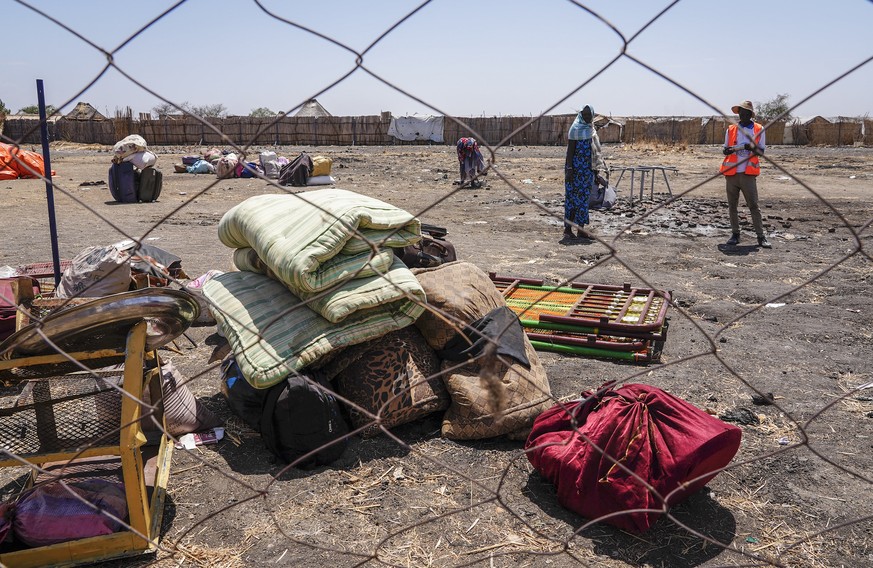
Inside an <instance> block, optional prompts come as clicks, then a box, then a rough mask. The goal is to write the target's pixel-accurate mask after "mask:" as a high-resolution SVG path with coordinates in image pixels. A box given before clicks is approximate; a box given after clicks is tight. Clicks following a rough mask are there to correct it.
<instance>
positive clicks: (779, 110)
mask: <svg viewBox="0 0 873 568" xmlns="http://www.w3.org/2000/svg"><path fill="white" fill-rule="evenodd" d="M790 108H791V105H789V104H788V95H776V96H775V97H774V98H772V99H770V100H769V101H764V102H763V103H760V102H756V103H755V118H757V119H758V122H770V121H771V120H773V119H775V118H777V117H778V118H780V120H790V119H791V113H790V112H788V111H789V109H790Z"/></svg>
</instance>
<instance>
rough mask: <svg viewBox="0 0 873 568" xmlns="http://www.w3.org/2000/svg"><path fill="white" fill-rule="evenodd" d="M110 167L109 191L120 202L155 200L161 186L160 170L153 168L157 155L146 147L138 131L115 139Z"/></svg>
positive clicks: (159, 193)
mask: <svg viewBox="0 0 873 568" xmlns="http://www.w3.org/2000/svg"><path fill="white" fill-rule="evenodd" d="M112 152H113V156H112V166H110V167H109V192H110V193H111V194H112V198H113V199H114V200H115V201H118V202H119V203H149V202H152V201H157V200H158V197H160V195H161V189H162V186H163V174H162V173H161V170H159V169H156V168H155V163H156V162H157V159H158V157H157V156H156V155H155V154H154V153H152V152H149V151H148V145H147V144H146V141H145V139H144V138H143V137H142V136H140V135H138V134H131V135H130V136H128V137H127V138H124V139H123V140H121V141H119V142H116V144H115V146H114V147H113V148H112Z"/></svg>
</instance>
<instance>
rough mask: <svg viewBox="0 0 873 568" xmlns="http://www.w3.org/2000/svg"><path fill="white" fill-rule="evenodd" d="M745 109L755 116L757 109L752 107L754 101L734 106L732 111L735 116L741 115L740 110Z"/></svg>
mask: <svg viewBox="0 0 873 568" xmlns="http://www.w3.org/2000/svg"><path fill="white" fill-rule="evenodd" d="M741 108H744V109H746V110H747V111H749V112H751V113H752V116H755V107H753V106H752V101H743V102H741V103H740V104H738V105H736V106H732V107H731V110H732V111H733V113H734V114H740V109H741Z"/></svg>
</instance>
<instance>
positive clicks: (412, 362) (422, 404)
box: [320, 326, 450, 437]
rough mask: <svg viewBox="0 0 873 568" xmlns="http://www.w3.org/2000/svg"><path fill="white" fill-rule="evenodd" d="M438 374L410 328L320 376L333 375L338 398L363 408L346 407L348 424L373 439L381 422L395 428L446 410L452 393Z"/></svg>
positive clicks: (354, 350) (349, 354)
mask: <svg viewBox="0 0 873 568" xmlns="http://www.w3.org/2000/svg"><path fill="white" fill-rule="evenodd" d="M439 370H440V360H439V358H438V357H437V355H436V353H435V352H434V350H433V349H432V348H431V347H430V346H429V345H428V344H427V342H426V341H425V339H424V337H423V336H422V335H421V332H420V331H418V329H416V328H415V326H409V327H406V328H404V329H400V330H397V331H393V332H391V333H388V334H386V335H384V336H383V337H381V338H379V339H376V340H374V341H369V342H367V343H365V344H362V345H356V346H353V347H350V348H348V349H345V350H343V352H342V353H341V354H339V355H338V356H337V357H336V358H334V359H332V361H331V362H330V363H329V364H328V365H326V366H325V367H322V369H321V370H320V373H321V374H322V376H325V375H327V376H330V375H335V379H334V381H335V385H336V390H337V394H339V395H340V396H341V397H343V398H345V399H347V400H349V401H350V402H352V403H354V404H355V405H356V406H358V407H360V409H358V408H355V407H354V406H351V405H346V409H347V410H348V413H349V420H350V423H351V424H352V425H353V428H355V429H357V428H362V427H363V428H364V429H363V430H362V431H361V432H360V434H361V436H363V437H372V436H376V435H378V434H379V433H380V432H381V431H382V430H381V429H380V428H379V424H380V423H381V425H382V427H384V428H392V427H394V426H399V425H401V424H406V423H408V422H412V421H414V420H417V419H419V418H422V417H424V416H427V415H428V414H431V413H433V412H438V411H441V410H445V409H446V408H448V406H449V403H450V398H449V394H448V392H447V391H446V388H445V386H444V385H443V382H442V380H441V379H440V377H439V376H438V375H437V376H434V375H436V374H437V373H439ZM368 413H369V414H368ZM370 414H372V415H376V416H380V421H379V422H377V421H376V420H375V419H374V418H373V417H372V416H370Z"/></svg>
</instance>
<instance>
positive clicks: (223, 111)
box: [185, 104, 227, 118]
mask: <svg viewBox="0 0 873 568" xmlns="http://www.w3.org/2000/svg"><path fill="white" fill-rule="evenodd" d="M185 110H187V111H188V112H190V113H191V114H196V115H197V116H200V117H202V118H224V117H225V116H227V107H225V106H224V105H223V104H214V105H202V106H191V107H190V108H187V109H185Z"/></svg>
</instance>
